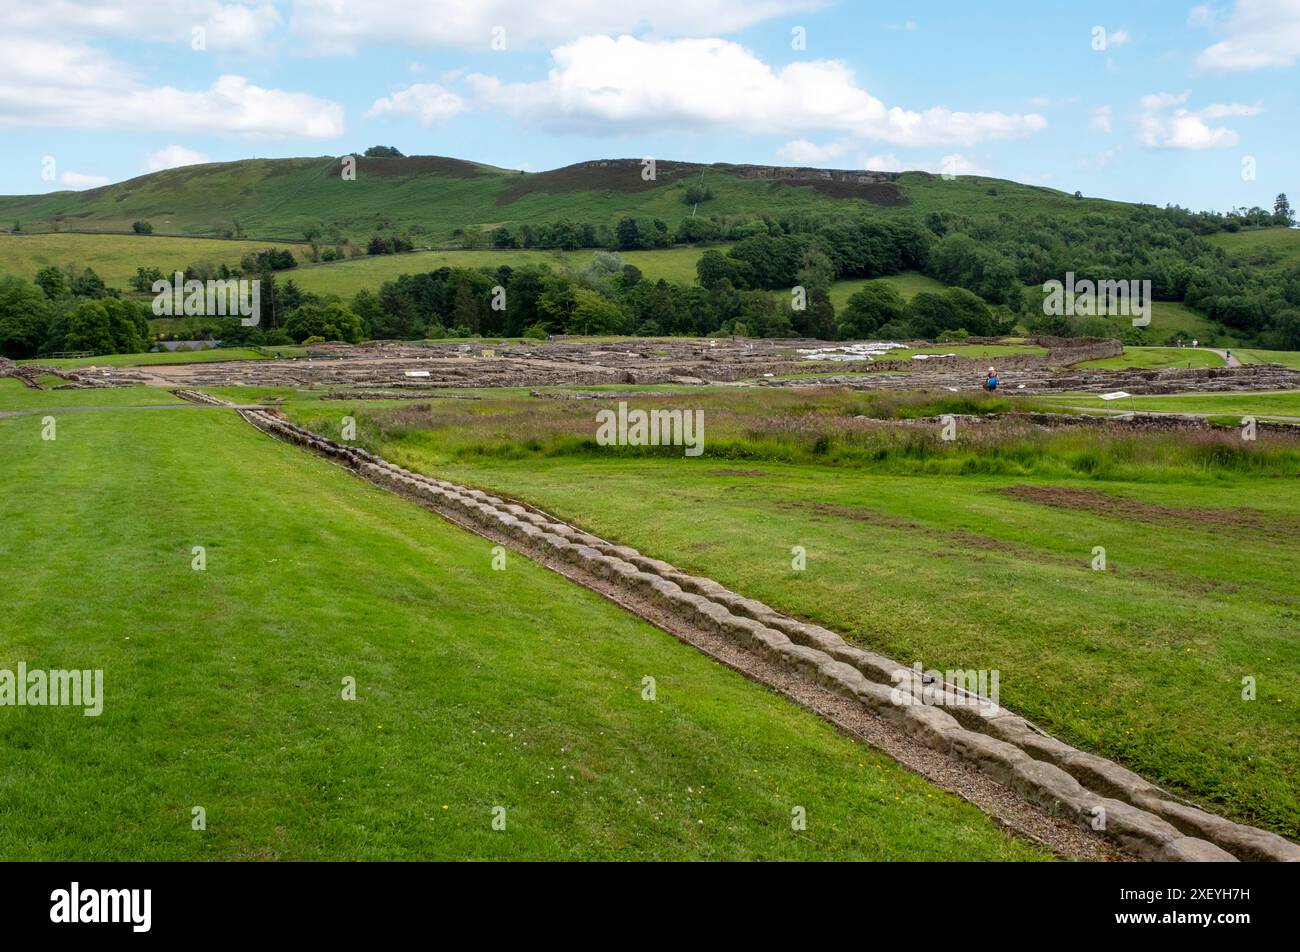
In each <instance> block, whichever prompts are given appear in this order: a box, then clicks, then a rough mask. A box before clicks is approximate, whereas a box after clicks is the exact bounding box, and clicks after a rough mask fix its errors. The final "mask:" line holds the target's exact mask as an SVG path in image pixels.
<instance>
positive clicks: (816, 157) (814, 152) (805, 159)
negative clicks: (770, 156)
mask: <svg viewBox="0 0 1300 952" xmlns="http://www.w3.org/2000/svg"><path fill="white" fill-rule="evenodd" d="M848 150H849V143H847V142H843V141H839V142H828V143H826V144H825V145H817V144H816V143H815V142H809V141H808V140H807V139H793V140H791V141H790V142H787V143H786V144H785V145H783V146H781V147H780V148H779V149H777V150H776V157H777V158H778V159H780V160H781V161H782V162H789V163H790V164H792V165H820V164H821V163H823V162H829V161H831V160H832V159H838V158H839V157H840V156H842V155H844V153H846V152H847V151H848Z"/></svg>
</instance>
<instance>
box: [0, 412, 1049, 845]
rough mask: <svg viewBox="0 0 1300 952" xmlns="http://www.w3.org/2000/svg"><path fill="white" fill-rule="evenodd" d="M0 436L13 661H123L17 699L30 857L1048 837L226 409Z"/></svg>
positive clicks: (8, 715) (5, 771)
mask: <svg viewBox="0 0 1300 952" xmlns="http://www.w3.org/2000/svg"><path fill="white" fill-rule="evenodd" d="M83 396H85V395H84V394H83ZM0 458H3V459H4V461H5V464H4V466H5V492H4V493H3V494H0V574H2V576H3V578H4V579H5V583H6V584H5V585H4V587H3V589H2V590H0V591H2V594H0V668H4V669H14V668H15V667H16V665H17V664H18V663H19V662H20V661H21V662H25V663H26V664H27V665H28V666H29V669H36V668H59V669H63V668H78V669H80V668H86V669H100V670H102V671H103V672H104V675H103V676H104V704H103V713H102V714H101V715H100V716H99V717H85V716H83V714H82V711H81V710H80V709H70V708H52V707H25V708H8V707H6V708H4V709H0V751H2V752H3V756H0V856H2V857H4V858H5V859H7V860H49V859H60V860H69V859H71V860H127V859H130V860H179V859H190V860H193V859H207V860H249V859H251V860H275V859H283V860H313V859H351V860H378V859H530V860H557V859H581V860H595V859H908V860H918V859H973V860H987V859H1005V860H1034V859H1043V858H1046V857H1045V854H1044V853H1043V852H1042V851H1041V850H1040V849H1038V848H1037V847H1034V846H1031V845H1029V844H1027V843H1026V842H1024V841H1021V840H1016V839H1013V838H1011V837H1009V836H1008V835H1007V834H1005V833H1004V832H1003V831H1001V830H1000V829H999V828H998V827H997V826H996V825H995V824H994V823H993V822H992V821H991V820H990V819H988V818H987V817H985V816H984V815H982V814H981V813H979V812H978V811H977V810H976V809H975V808H974V807H972V806H970V805H968V804H966V803H964V802H961V801H958V800H956V799H955V798H953V797H951V796H949V795H947V794H944V793H941V792H939V791H938V790H936V789H935V788H934V787H932V786H930V785H929V784H928V783H926V782H925V781H923V780H922V779H920V778H919V777H917V776H916V775H914V774H912V773H910V772H908V771H906V770H904V769H902V768H901V767H899V766H898V765H896V764H895V763H893V762H892V761H890V760H888V759H887V758H885V757H883V756H882V755H879V754H877V753H873V752H871V751H869V750H867V749H864V748H863V747H861V746H859V745H858V744H856V743H854V742H852V741H851V740H849V739H847V738H846V737H843V736H842V735H840V734H838V733H837V732H836V731H834V730H833V729H832V728H831V727H830V726H829V725H827V724H826V723H824V722H823V721H821V720H819V719H818V718H817V717H815V716H814V715H812V714H810V713H808V712H806V711H803V710H801V709H800V708H798V707H796V706H795V705H793V704H791V703H790V702H788V701H786V700H785V699H783V698H781V697H779V696H777V695H775V694H773V693H771V692H770V691H768V690H766V689H764V688H762V687H760V686H758V685H756V684H754V683H752V682H750V681H748V680H747V679H745V678H743V677H741V676H740V675H738V674H736V673H735V672H733V671H731V670H729V669H726V668H724V667H722V666H720V665H718V664H716V663H714V662H713V661H711V660H709V659H708V658H706V657H705V656H703V655H701V654H700V653H699V652H697V651H696V650H694V649H693V648H690V647H687V646H685V645H683V644H681V643H680V642H678V641H676V640H675V639H674V638H672V637H671V636H669V635H667V634H665V633H663V632H661V631H659V630H657V629H655V628H652V627H650V626H649V625H648V624H646V623H644V622H643V621H641V620H640V619H637V618H635V617H633V616H631V615H629V614H627V613H626V612H624V611H622V610H621V609H619V608H617V607H615V606H613V605H611V604H609V603H608V602H606V601H604V600H603V599H601V598H599V597H597V596H595V595H594V594H591V593H589V592H586V591H585V590H583V589H580V588H578V587H576V586H574V585H573V584H572V583H570V582H568V581H567V580H565V579H562V578H560V577H559V576H556V575H554V574H552V573H550V572H548V571H546V570H544V569H542V568H540V567H539V566H537V565H535V564H533V563H531V562H529V561H527V560H526V559H524V558H522V557H519V556H516V555H511V556H509V557H508V560H507V563H506V569H505V571H493V569H492V567H491V565H492V552H491V546H490V545H489V543H488V542H486V541H484V540H483V539H481V538H479V537H477V536H474V535H471V534H469V533H466V532H464V531H462V530H460V529H458V528H455V527H453V526H450V525H448V524H447V523H445V522H442V521H441V520H439V519H438V518H437V517H435V516H433V515H431V514H430V513H428V512H426V511H425V510H423V509H421V508H419V507H417V506H414V505H412V504H410V503H408V502H405V501H403V500H401V499H398V498H397V497H395V496H393V495H391V494H389V493H386V492H384V491H381V490H380V489H378V488H376V487H374V486H372V485H370V484H367V483H364V482H362V481H359V480H357V479H356V478H355V477H353V476H352V475H350V474H349V473H347V472H345V471H344V470H342V469H339V468H337V467H335V466H333V465H331V464H329V463H327V462H325V461H323V460H321V459H319V458H317V457H314V456H312V455H310V454H307V453H304V452H302V451H301V450H299V449H297V448H294V447H291V446H288V445H286V444H283V443H279V442H276V441H274V440H272V439H270V438H268V437H267V436H265V435H263V434H262V433H260V432H258V431H256V430H255V429H253V428H252V427H250V426H249V425H248V424H246V423H245V422H243V421H242V420H241V419H239V418H238V417H237V416H236V415H235V414H233V413H230V412H226V411H221V410H212V411H205V410H194V411H191V412H180V411H177V412H171V413H163V412H156V411H140V412H135V413H127V412H105V413H86V414H76V415H73V414H66V415H65V416H64V417H62V418H61V419H60V429H59V432H58V439H57V440H55V441H52V442H47V441H42V440H41V439H40V438H39V437H38V436H37V434H36V431H35V430H34V429H32V428H31V426H30V425H29V422H28V421H25V420H23V419H5V420H0ZM194 546H203V547H205V550H206V567H205V570H203V571H195V570H194V569H193V568H192V559H193V547H194ZM647 676H649V677H653V678H655V679H656V699H655V700H654V701H647V700H642V690H643V681H642V679H643V678H645V677H647ZM345 678H354V679H355V684H356V700H355V701H349V700H344V699H343V697H342V691H343V688H344V679H345ZM196 806H199V807H202V808H203V809H204V810H205V811H206V830H203V831H196V830H194V829H192V816H193V813H192V811H193V808H194V807H196ZM796 806H802V807H804V808H805V810H806V811H807V817H808V828H807V830H806V831H801V832H795V831H793V830H792V829H791V815H792V808H794V807H796ZM498 807H504V809H505V811H506V813H505V817H506V829H505V830H503V831H497V830H494V829H493V826H492V821H493V811H494V810H495V809H496V808H498Z"/></svg>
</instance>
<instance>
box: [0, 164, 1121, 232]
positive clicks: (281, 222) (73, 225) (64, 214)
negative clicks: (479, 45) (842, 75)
mask: <svg viewBox="0 0 1300 952" xmlns="http://www.w3.org/2000/svg"><path fill="white" fill-rule="evenodd" d="M342 163H343V160H342V159H339V158H335V157H329V156H325V157H319V158H297V159H249V160H244V161H239V162H224V163H210V164H205V165H192V166H186V167H183V168H177V169H169V170H166V171H163V172H154V173H152V174H149V175H143V176H140V177H139V178H134V179H131V180H129V181H126V182H120V183H117V184H114V185H106V186H103V187H101V188H95V189H89V190H86V191H79V192H51V193H48V194H45V195H25V196H6V197H0V221H3V222H7V223H12V222H19V223H21V228H22V230H23V231H25V232H44V231H55V230H58V231H91V232H128V231H130V229H131V225H132V223H133V222H135V221H137V220H144V221H148V222H149V223H150V224H151V225H152V226H153V229H154V233H155V234H158V235H184V236H207V237H246V238H253V239H264V240H265V239H270V240H282V241H283V240H302V237H303V230H304V229H305V228H310V227H312V226H319V227H320V228H321V237H322V239H323V240H326V241H334V240H339V239H342V238H349V239H351V240H352V241H354V242H359V241H363V240H364V239H366V238H368V237H369V236H370V235H371V234H372V233H374V232H375V231H381V232H384V233H389V232H398V233H401V234H403V235H409V236H411V237H412V238H413V239H414V240H415V243H416V244H417V245H428V246H436V245H443V244H447V243H448V242H450V241H452V239H453V233H454V232H456V231H457V230H458V229H469V230H473V229H476V228H477V229H480V230H482V229H489V228H494V227H496V226H498V225H502V224H505V225H521V224H544V223H549V222H554V221H558V220H561V219H568V220H572V221H580V222H593V223H604V224H608V225H611V226H612V225H613V224H615V223H616V222H617V221H618V219H619V218H621V217H623V216H625V215H631V216H634V217H646V218H659V219H662V220H663V221H664V222H666V223H667V224H668V226H669V228H676V227H677V225H678V224H679V223H680V222H681V221H682V220H683V219H685V218H688V217H691V215H692V213H694V214H697V215H700V216H708V217H726V216H752V215H758V214H773V215H785V214H794V213H798V212H801V211H807V212H818V213H826V212H841V213H853V214H862V213H868V214H876V215H889V214H891V213H896V212H898V211H899V210H910V211H912V212H920V213H922V214H925V213H928V212H931V211H946V212H955V213H958V214H978V215H997V214H999V213H1003V212H1006V213H1008V214H1011V215H1013V216H1017V217H1019V216H1022V215H1027V214H1033V213H1039V212H1050V213H1052V214H1055V215H1070V216H1076V215H1082V214H1086V213H1087V212H1090V211H1092V212H1096V211H1101V212H1105V211H1107V210H1114V209H1121V208H1125V207H1131V206H1124V205H1121V204H1120V203H1114V202H1108V201H1103V200H1098V199H1083V200H1080V199H1076V198H1074V197H1073V196H1072V195H1069V194H1067V193H1065V192H1059V191H1055V190H1053V189H1046V188H1037V187H1033V186H1028V185H1019V184H1016V183H1014V182H1007V181H1002V180H998V179H986V178H979V177H971V176H958V177H956V178H954V179H951V180H945V179H943V178H942V177H940V176H934V175H930V174H928V173H925V172H904V173H886V172H865V171H833V170H826V169H804V168H781V167H773V166H754V165H724V164H716V165H699V164H694V163H689V162H672V161H666V160H665V161H660V162H658V163H657V164H656V168H655V178H654V180H653V181H647V180H646V179H644V178H643V177H642V172H643V166H642V162H641V160H639V159H603V160H597V161H593V162H584V163H580V164H577V165H571V166H567V167H565V168H561V169H554V170H552V171H548V172H536V173H526V172H518V171H511V170H508V169H500V168H496V167H494V166H488V165H481V164H477V163H473V162H466V161H462V160H460V159H450V158H443V157H439V156H410V157H406V158H358V159H357V160H356V176H355V179H353V180H347V179H345V178H344V177H343V174H342V173H343V170H344V169H343V164H342ZM696 183H698V184H700V185H702V186H703V187H704V188H705V189H707V190H708V192H709V194H710V195H711V197H710V198H708V199H707V200H705V201H704V202H702V203H699V206H698V208H696V207H695V206H694V205H691V204H687V202H686V201H685V199H686V191H687V188H688V186H689V185H691V184H696Z"/></svg>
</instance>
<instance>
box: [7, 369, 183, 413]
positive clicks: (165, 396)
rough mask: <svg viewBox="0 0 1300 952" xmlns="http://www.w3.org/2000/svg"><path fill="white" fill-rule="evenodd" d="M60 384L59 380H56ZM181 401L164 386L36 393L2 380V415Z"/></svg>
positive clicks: (8, 380)
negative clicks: (32, 411) (57, 409)
mask: <svg viewBox="0 0 1300 952" xmlns="http://www.w3.org/2000/svg"><path fill="white" fill-rule="evenodd" d="M54 380H55V381H58V382H62V381H59V380H58V378H54ZM181 402H182V401H181V400H179V399H178V398H176V397H174V396H172V395H171V393H169V392H168V391H166V390H163V389H162V388H161V387H100V388H96V389H94V390H33V389H31V388H30V387H27V386H24V385H23V384H21V383H19V382H18V381H17V380H14V379H13V378H12V377H5V378H0V413H9V412H13V411H17V410H24V411H28V410H39V409H44V408H46V407H53V408H58V407H130V406H141V405H148V404H157V403H175V404H179V403H181Z"/></svg>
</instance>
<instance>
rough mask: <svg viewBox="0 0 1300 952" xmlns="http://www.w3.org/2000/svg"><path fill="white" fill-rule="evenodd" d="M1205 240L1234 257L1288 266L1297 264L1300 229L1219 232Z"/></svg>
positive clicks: (1299, 247)
mask: <svg viewBox="0 0 1300 952" xmlns="http://www.w3.org/2000/svg"><path fill="white" fill-rule="evenodd" d="M1205 240H1206V241H1208V242H1210V243H1211V244H1214V245H1218V246H1219V247H1220V248H1222V249H1223V250H1225V251H1227V252H1228V254H1229V255H1231V256H1232V257H1233V258H1234V259H1236V260H1241V261H1244V262H1251V263H1255V264H1270V263H1276V264H1279V265H1284V266H1288V267H1294V266H1296V265H1300V229H1297V228H1255V229H1253V230H1251V231H1237V232H1220V233H1219V234H1216V235H1209V236H1207V237H1206V239H1205Z"/></svg>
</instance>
